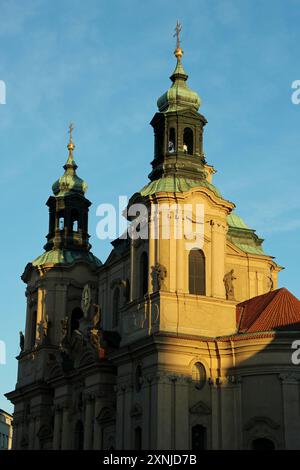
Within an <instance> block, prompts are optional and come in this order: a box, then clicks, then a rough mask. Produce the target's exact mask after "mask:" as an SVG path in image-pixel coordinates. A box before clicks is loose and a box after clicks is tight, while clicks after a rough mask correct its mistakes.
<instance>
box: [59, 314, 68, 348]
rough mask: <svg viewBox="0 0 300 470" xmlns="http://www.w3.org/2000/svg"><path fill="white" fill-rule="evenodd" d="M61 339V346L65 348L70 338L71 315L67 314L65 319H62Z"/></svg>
mask: <svg viewBox="0 0 300 470" xmlns="http://www.w3.org/2000/svg"><path fill="white" fill-rule="evenodd" d="M60 323H61V340H60V347H61V348H64V346H65V345H66V342H67V338H68V327H69V317H68V316H66V317H65V318H64V319H63V320H61V322H60Z"/></svg>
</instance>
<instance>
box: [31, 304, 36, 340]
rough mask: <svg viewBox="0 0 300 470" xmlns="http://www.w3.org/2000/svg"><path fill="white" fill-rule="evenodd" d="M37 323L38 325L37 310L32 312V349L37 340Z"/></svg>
mask: <svg viewBox="0 0 300 470" xmlns="http://www.w3.org/2000/svg"><path fill="white" fill-rule="evenodd" d="M36 323H37V312H36V310H35V311H34V312H32V317H31V331H30V346H31V348H33V347H34V345H35V340H36Z"/></svg>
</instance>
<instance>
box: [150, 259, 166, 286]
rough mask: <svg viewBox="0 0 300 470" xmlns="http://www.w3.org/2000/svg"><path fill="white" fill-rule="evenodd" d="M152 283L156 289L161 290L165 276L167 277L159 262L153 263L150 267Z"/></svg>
mask: <svg viewBox="0 0 300 470" xmlns="http://www.w3.org/2000/svg"><path fill="white" fill-rule="evenodd" d="M152 274H153V281H154V282H153V285H154V288H155V289H157V290H161V288H162V287H163V283H164V280H165V278H166V277H167V269H166V268H165V267H164V266H163V265H162V264H160V263H155V265H154V266H153V267H152Z"/></svg>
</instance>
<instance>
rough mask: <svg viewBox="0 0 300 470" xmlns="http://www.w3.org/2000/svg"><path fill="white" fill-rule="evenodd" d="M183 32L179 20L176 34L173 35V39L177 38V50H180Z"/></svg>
mask: <svg viewBox="0 0 300 470" xmlns="http://www.w3.org/2000/svg"><path fill="white" fill-rule="evenodd" d="M181 30H182V25H181V23H179V21H178V20H177V23H176V27H175V33H174V34H173V37H175V36H176V49H180V33H181Z"/></svg>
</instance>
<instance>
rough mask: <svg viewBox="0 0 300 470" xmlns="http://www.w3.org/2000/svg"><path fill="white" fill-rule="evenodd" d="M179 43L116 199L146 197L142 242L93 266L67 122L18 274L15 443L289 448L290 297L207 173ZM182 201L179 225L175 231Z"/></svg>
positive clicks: (295, 321)
mask: <svg viewBox="0 0 300 470" xmlns="http://www.w3.org/2000/svg"><path fill="white" fill-rule="evenodd" d="M182 54H183V51H182V49H181V47H180V43H179V37H178V41H177V47H176V50H175V56H176V60H177V63H176V67H175V70H174V72H173V74H172V76H171V77H170V78H171V81H172V85H171V87H170V89H169V90H168V91H167V92H166V93H165V94H164V95H163V96H162V97H160V98H159V100H158V112H157V113H156V114H155V116H154V117H153V119H152V121H151V125H152V127H153V129H154V141H155V145H154V158H153V161H152V163H151V164H152V171H151V173H150V175H149V180H150V181H149V182H148V183H147V184H146V186H144V187H143V188H142V189H141V190H139V191H137V192H136V193H135V194H134V195H133V196H132V197H131V199H130V201H129V204H128V213H129V212H130V207H133V205H134V204H143V205H144V206H145V207H146V208H147V214H148V216H147V217H146V218H145V219H144V220H143V221H142V222H141V223H140V225H141V226H142V225H144V226H145V227H146V228H147V230H148V233H149V237H144V238H134V237H130V236H128V237H120V238H118V239H116V240H114V241H113V242H112V247H113V248H112V251H111V254H110V255H109V257H108V259H107V260H106V262H104V263H102V262H101V261H100V260H99V259H98V258H97V257H96V256H95V255H94V254H93V253H92V251H91V245H90V243H89V235H88V214H89V207H90V205H91V203H90V201H89V200H88V199H87V198H86V196H85V193H86V189H87V185H86V183H85V182H84V181H83V180H82V179H81V178H79V177H78V176H77V171H76V170H77V165H76V163H75V161H74V155H73V154H74V148H75V145H74V143H73V140H72V128H71V129H70V142H69V144H68V152H69V155H68V159H67V162H66V164H65V166H64V174H63V176H62V177H61V178H60V179H59V180H58V181H57V182H56V183H54V185H53V195H52V196H50V197H49V199H48V201H47V206H48V208H49V233H48V235H47V242H46V245H45V247H44V249H45V251H44V253H43V254H42V255H41V256H39V257H38V258H36V259H35V260H34V261H32V262H31V263H29V264H28V265H27V266H26V268H25V271H24V273H23V275H22V280H23V281H24V283H25V284H26V286H27V287H26V299H27V309H26V327H25V335H23V333H20V349H21V351H20V354H19V356H18V358H17V359H18V378H17V384H16V388H15V390H14V391H12V392H9V393H8V394H7V397H8V398H9V399H10V400H11V402H12V403H13V404H14V437H13V448H14V449H120V450H121V449H149V450H151V449H153V450H156V449H173V450H188V449H193V450H200V449H259V448H266V449H299V448H300V441H299V438H298V436H299V435H300V413H299V410H300V403H299V398H300V393H299V391H300V382H299V381H300V373H299V369H298V368H297V367H298V366H297V365H293V363H292V361H291V353H292V350H291V345H292V342H293V341H294V340H295V339H297V336H299V330H300V302H299V300H298V299H296V298H295V297H294V296H293V295H292V294H291V293H290V292H289V291H287V290H286V289H278V288H277V275H278V272H279V271H280V270H281V269H282V268H281V267H280V266H279V265H278V264H277V263H276V262H275V261H274V258H273V257H272V256H269V255H267V254H266V253H265V252H264V250H263V245H262V243H263V240H262V239H260V238H259V237H258V236H257V234H256V233H255V230H253V229H251V228H250V227H249V226H247V225H246V224H245V222H244V221H243V220H242V219H241V218H240V217H239V216H238V215H237V213H236V211H235V205H234V204H233V203H232V202H230V201H228V200H226V199H224V197H223V196H222V195H221V193H220V192H219V190H218V189H217V188H216V187H215V185H214V184H213V174H214V173H215V170H214V168H213V167H212V166H211V165H209V164H208V163H207V162H206V160H205V156H204V152H203V132H204V127H205V125H206V123H207V121H206V119H205V117H204V116H203V115H202V114H200V113H199V107H200V98H199V96H198V94H197V93H195V92H194V91H192V90H191V89H190V88H189V87H188V85H187V79H188V76H187V74H186V72H185V70H184V68H183V65H182ZM166 205H168V206H171V207H175V209H174V210H171V211H169V212H168V215H167V218H165V217H164V214H163V211H160V208H161V207H163V206H164V207H165V206H166ZM186 206H188V207H190V208H191V212H190V233H186V232H185V233H184V235H183V236H181V237H180V236H176V233H175V232H176V230H175V231H174V229H175V227H178V226H179V227H180V226H181V225H183V224H184V218H185V215H183V214H184V208H185V207H186ZM197 206H200V207H202V208H203V213H202V217H201V221H200V222H199V218H197V216H196V207H197ZM128 219H129V224H134V221H133V220H131V218H130V217H129V216H128ZM166 221H167V222H166ZM166 223H168V224H169V228H170V236H168V237H164V236H162V232H163V230H164V228H165V226H166ZM199 223H200V225H201V233H200V236H199V234H198V232H199V231H197V224H199Z"/></svg>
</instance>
